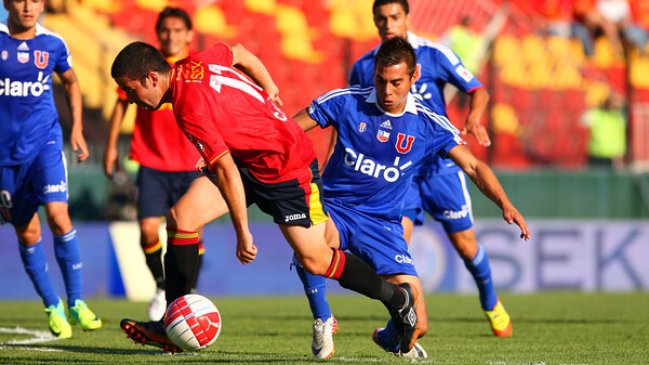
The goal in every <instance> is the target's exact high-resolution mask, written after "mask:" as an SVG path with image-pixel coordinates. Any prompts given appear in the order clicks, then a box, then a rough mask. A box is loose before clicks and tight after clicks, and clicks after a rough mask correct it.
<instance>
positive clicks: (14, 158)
mask: <svg viewBox="0 0 649 365" xmlns="http://www.w3.org/2000/svg"><path fill="white" fill-rule="evenodd" d="M4 6H5V8H6V9H7V10H8V12H9V18H8V21H7V24H0V59H1V61H0V121H2V122H1V123H0V146H1V147H0V196H1V199H0V223H5V222H9V223H11V224H12V225H13V226H14V228H15V230H16V235H17V236H18V243H19V244H18V247H19V249H20V256H21V258H22V261H23V264H24V266H25V270H26V271H27V274H28V275H29V277H30V279H31V281H32V283H33V284H34V287H35V288H36V291H37V292H38V294H39V295H40V297H41V298H42V300H43V304H44V305H45V313H46V314H47V316H48V320H49V327H50V330H51V331H52V333H53V334H54V335H55V336H56V337H58V338H69V337H71V336H72V328H71V327H70V324H69V323H68V320H67V317H66V314H65V308H64V306H63V302H62V301H61V299H59V297H58V296H57V294H56V292H55V291H54V288H53V286H52V283H51V281H50V277H49V274H48V272H47V271H48V270H47V267H48V265H47V258H46V257H45V249H44V248H43V244H42V243H41V225H40V221H39V219H38V214H37V213H38V209H39V206H40V205H44V206H45V211H46V215H47V222H48V225H49V226H50V229H51V230H52V233H53V235H54V253H55V255H56V260H57V262H58V264H59V267H60V269H61V272H62V273H63V280H64V282H65V288H66V291H67V299H68V311H69V314H70V317H71V318H72V319H73V320H74V321H76V322H78V323H79V324H80V325H81V327H82V328H83V329H84V330H96V329H98V328H100V327H101V324H102V323H101V320H100V319H99V318H97V316H95V314H94V313H93V312H92V311H91V310H90V309H89V308H88V306H87V305H86V303H85V302H84V301H83V299H82V296H81V288H82V282H81V281H82V278H81V267H82V262H81V255H80V252H79V240H78V238H77V232H76V230H75V229H74V227H73V226H72V222H71V221H70V216H69V214H68V204H67V200H68V181H67V171H66V161H65V156H64V154H63V138H62V131H61V126H60V125H59V118H58V114H57V112H56V109H55V107H54V98H53V96H52V73H53V72H56V73H57V74H58V75H59V76H60V78H61V80H62V82H63V85H64V88H65V91H66V96H67V100H68V106H69V109H70V115H71V117H72V134H71V136H70V143H71V145H72V148H73V150H74V151H76V152H77V159H78V161H79V162H81V161H84V160H85V159H87V158H88V147H87V146H86V141H85V139H84V137H83V132H82V121H81V91H80V89H79V83H78V82H77V77H76V75H75V73H74V70H73V69H72V64H71V59H70V52H69V51H68V48H67V46H66V44H65V42H64V41H63V39H61V37H59V36H58V35H56V34H54V33H52V32H50V31H48V30H47V29H45V28H43V27H42V26H41V25H40V24H38V23H37V21H38V18H39V16H40V15H41V13H42V12H43V7H44V0H4Z"/></svg>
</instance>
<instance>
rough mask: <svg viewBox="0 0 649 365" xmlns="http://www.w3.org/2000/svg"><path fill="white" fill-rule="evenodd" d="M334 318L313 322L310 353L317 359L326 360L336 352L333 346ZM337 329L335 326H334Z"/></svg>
mask: <svg viewBox="0 0 649 365" xmlns="http://www.w3.org/2000/svg"><path fill="white" fill-rule="evenodd" d="M336 322H337V321H336V319H335V318H334V316H331V317H329V319H327V320H326V321H324V322H323V321H322V319H320V318H318V319H316V320H315V322H313V342H311V352H312V353H313V356H315V357H316V358H318V359H323V360H326V359H328V358H330V357H331V356H332V355H333V354H334V352H335V351H336V346H335V345H334V339H333V334H334V323H336ZM336 327H337V326H336Z"/></svg>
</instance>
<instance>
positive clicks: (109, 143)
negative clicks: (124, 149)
mask: <svg viewBox="0 0 649 365" xmlns="http://www.w3.org/2000/svg"><path fill="white" fill-rule="evenodd" d="M126 108H128V101H126V100H121V99H117V101H116V102H115V107H114V108H113V114H112V115H111V117H110V122H109V124H108V135H107V136H106V149H105V150H104V174H106V176H108V177H111V176H113V169H116V168H118V167H119V154H118V153H117V140H118V139H119V126H120V125H121V124H122V120H123V119H124V114H125V113H126Z"/></svg>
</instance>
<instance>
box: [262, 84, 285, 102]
mask: <svg viewBox="0 0 649 365" xmlns="http://www.w3.org/2000/svg"><path fill="white" fill-rule="evenodd" d="M264 91H266V94H268V96H270V100H272V101H273V103H275V104H277V106H284V102H282V99H280V98H279V88H278V87H277V85H275V84H272V85H270V86H268V87H267V88H266V89H265V90H264Z"/></svg>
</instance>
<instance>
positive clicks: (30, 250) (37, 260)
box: [18, 240, 59, 308]
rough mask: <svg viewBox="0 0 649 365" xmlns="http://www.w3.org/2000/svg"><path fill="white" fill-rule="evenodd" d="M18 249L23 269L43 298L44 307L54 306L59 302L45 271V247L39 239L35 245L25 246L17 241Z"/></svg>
mask: <svg viewBox="0 0 649 365" xmlns="http://www.w3.org/2000/svg"><path fill="white" fill-rule="evenodd" d="M18 247H19V249H20V258H21V259H22V260H23V266H25V271H27V275H29V278H30V279H31V281H32V283H33V284H34V288H36V292H38V295H40V297H41V299H42V300H43V304H44V305H45V308H47V307H49V306H50V305H53V306H56V305H57V304H58V303H59V298H58V297H57V295H56V292H55V291H54V287H53V286H52V281H51V280H50V276H49V274H48V273H47V257H46V256H45V249H44V248H43V245H42V244H41V241H40V240H39V241H38V242H37V243H36V244H35V245H32V246H25V245H23V244H21V243H18Z"/></svg>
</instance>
